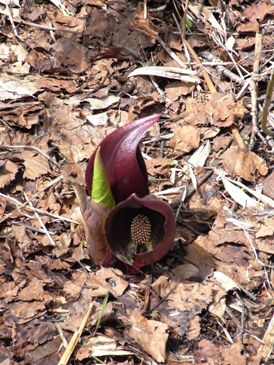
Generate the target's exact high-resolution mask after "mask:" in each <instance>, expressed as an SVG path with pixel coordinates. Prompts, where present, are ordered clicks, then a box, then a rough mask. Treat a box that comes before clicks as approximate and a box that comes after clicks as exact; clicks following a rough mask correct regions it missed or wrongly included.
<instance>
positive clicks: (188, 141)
mask: <svg viewBox="0 0 274 365" xmlns="http://www.w3.org/2000/svg"><path fill="white" fill-rule="evenodd" d="M172 130H173V133H174V135H173V137H172V138H171V141H170V144H171V146H173V147H174V149H175V150H176V151H180V152H183V153H188V152H190V151H191V150H193V149H195V148H198V147H199V144H200V131H199V130H198V129H197V128H195V127H193V126H192V125H183V126H181V125H175V126H174V127H173V128H172Z"/></svg>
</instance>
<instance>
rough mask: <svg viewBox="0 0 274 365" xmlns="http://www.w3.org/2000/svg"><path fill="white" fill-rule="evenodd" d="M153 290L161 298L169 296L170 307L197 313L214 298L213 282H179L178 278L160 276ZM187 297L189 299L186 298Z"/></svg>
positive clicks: (153, 285)
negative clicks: (204, 283)
mask: <svg viewBox="0 0 274 365" xmlns="http://www.w3.org/2000/svg"><path fill="white" fill-rule="evenodd" d="M152 287H153V290H154V291H155V293H157V294H158V295H159V296H160V297H161V298H165V297H167V302H168V305H169V307H170V308H172V309H176V310H179V311H187V312H190V313H192V314H194V315H195V314H197V313H199V312H200V311H202V310H203V309H205V308H206V307H207V306H208V304H209V303H211V301H212V298H213V292H212V291H213V284H212V283H208V284H207V285H203V284H200V283H194V282H179V283H178V280H177V279H176V278H170V277H168V276H165V275H162V276H160V277H159V278H158V279H157V280H156V281H155V282H154V283H153V284H152ZM186 298H187V300H186Z"/></svg>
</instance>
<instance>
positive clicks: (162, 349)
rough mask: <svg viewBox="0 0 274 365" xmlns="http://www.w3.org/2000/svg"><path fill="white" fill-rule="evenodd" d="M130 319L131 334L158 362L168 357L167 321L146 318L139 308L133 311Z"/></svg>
mask: <svg viewBox="0 0 274 365" xmlns="http://www.w3.org/2000/svg"><path fill="white" fill-rule="evenodd" d="M129 320H130V322H131V327H130V329H129V335H130V337H132V338H133V339H134V340H135V341H136V342H137V343H138V344H139V345H140V346H141V347H142V348H143V350H145V351H146V352H147V353H148V354H149V355H151V356H152V357H153V359H155V360H156V361H157V362H164V361H165V358H166V342H167V339H168V334H167V333H166V331H167V329H168V326H167V325H166V324H165V323H162V322H159V321H154V320H151V319H146V318H145V317H143V316H142V315H141V314H140V311H139V310H138V309H135V310H133V311H132V313H131V315H130V317H129Z"/></svg>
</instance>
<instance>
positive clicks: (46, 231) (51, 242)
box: [24, 193, 56, 247]
mask: <svg viewBox="0 0 274 365" xmlns="http://www.w3.org/2000/svg"><path fill="white" fill-rule="evenodd" d="M24 196H25V199H26V201H27V202H28V204H29V206H30V207H31V208H34V206H33V205H32V202H31V201H30V200H29V197H28V196H27V194H26V193H24ZM34 215H35V217H36V219H37V220H38V222H39V223H40V226H41V227H42V229H43V230H44V232H45V235H46V236H47V237H48V240H49V243H50V244H51V246H53V247H55V246H56V244H55V242H54V241H53V239H52V237H51V235H50V234H49V232H48V230H47V227H46V226H45V225H44V222H43V221H42V219H41V217H40V216H39V214H38V213H37V212H34Z"/></svg>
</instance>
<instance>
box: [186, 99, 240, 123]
mask: <svg viewBox="0 0 274 365" xmlns="http://www.w3.org/2000/svg"><path fill="white" fill-rule="evenodd" d="M245 111H246V109H245V108H244V106H243V104H242V102H239V101H237V102H235V100H234V97H233V95H232V94H221V93H215V94H214V95H212V96H211V98H210V100H208V101H207V102H204V101H198V100H196V99H193V98H188V99H187V101H186V110H185V113H184V121H185V122H186V123H189V124H192V125H206V124H210V125H214V126H217V127H220V128H221V127H229V126H231V125H232V124H233V123H234V121H235V120H237V119H240V118H242V117H243V115H244V113H245Z"/></svg>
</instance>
